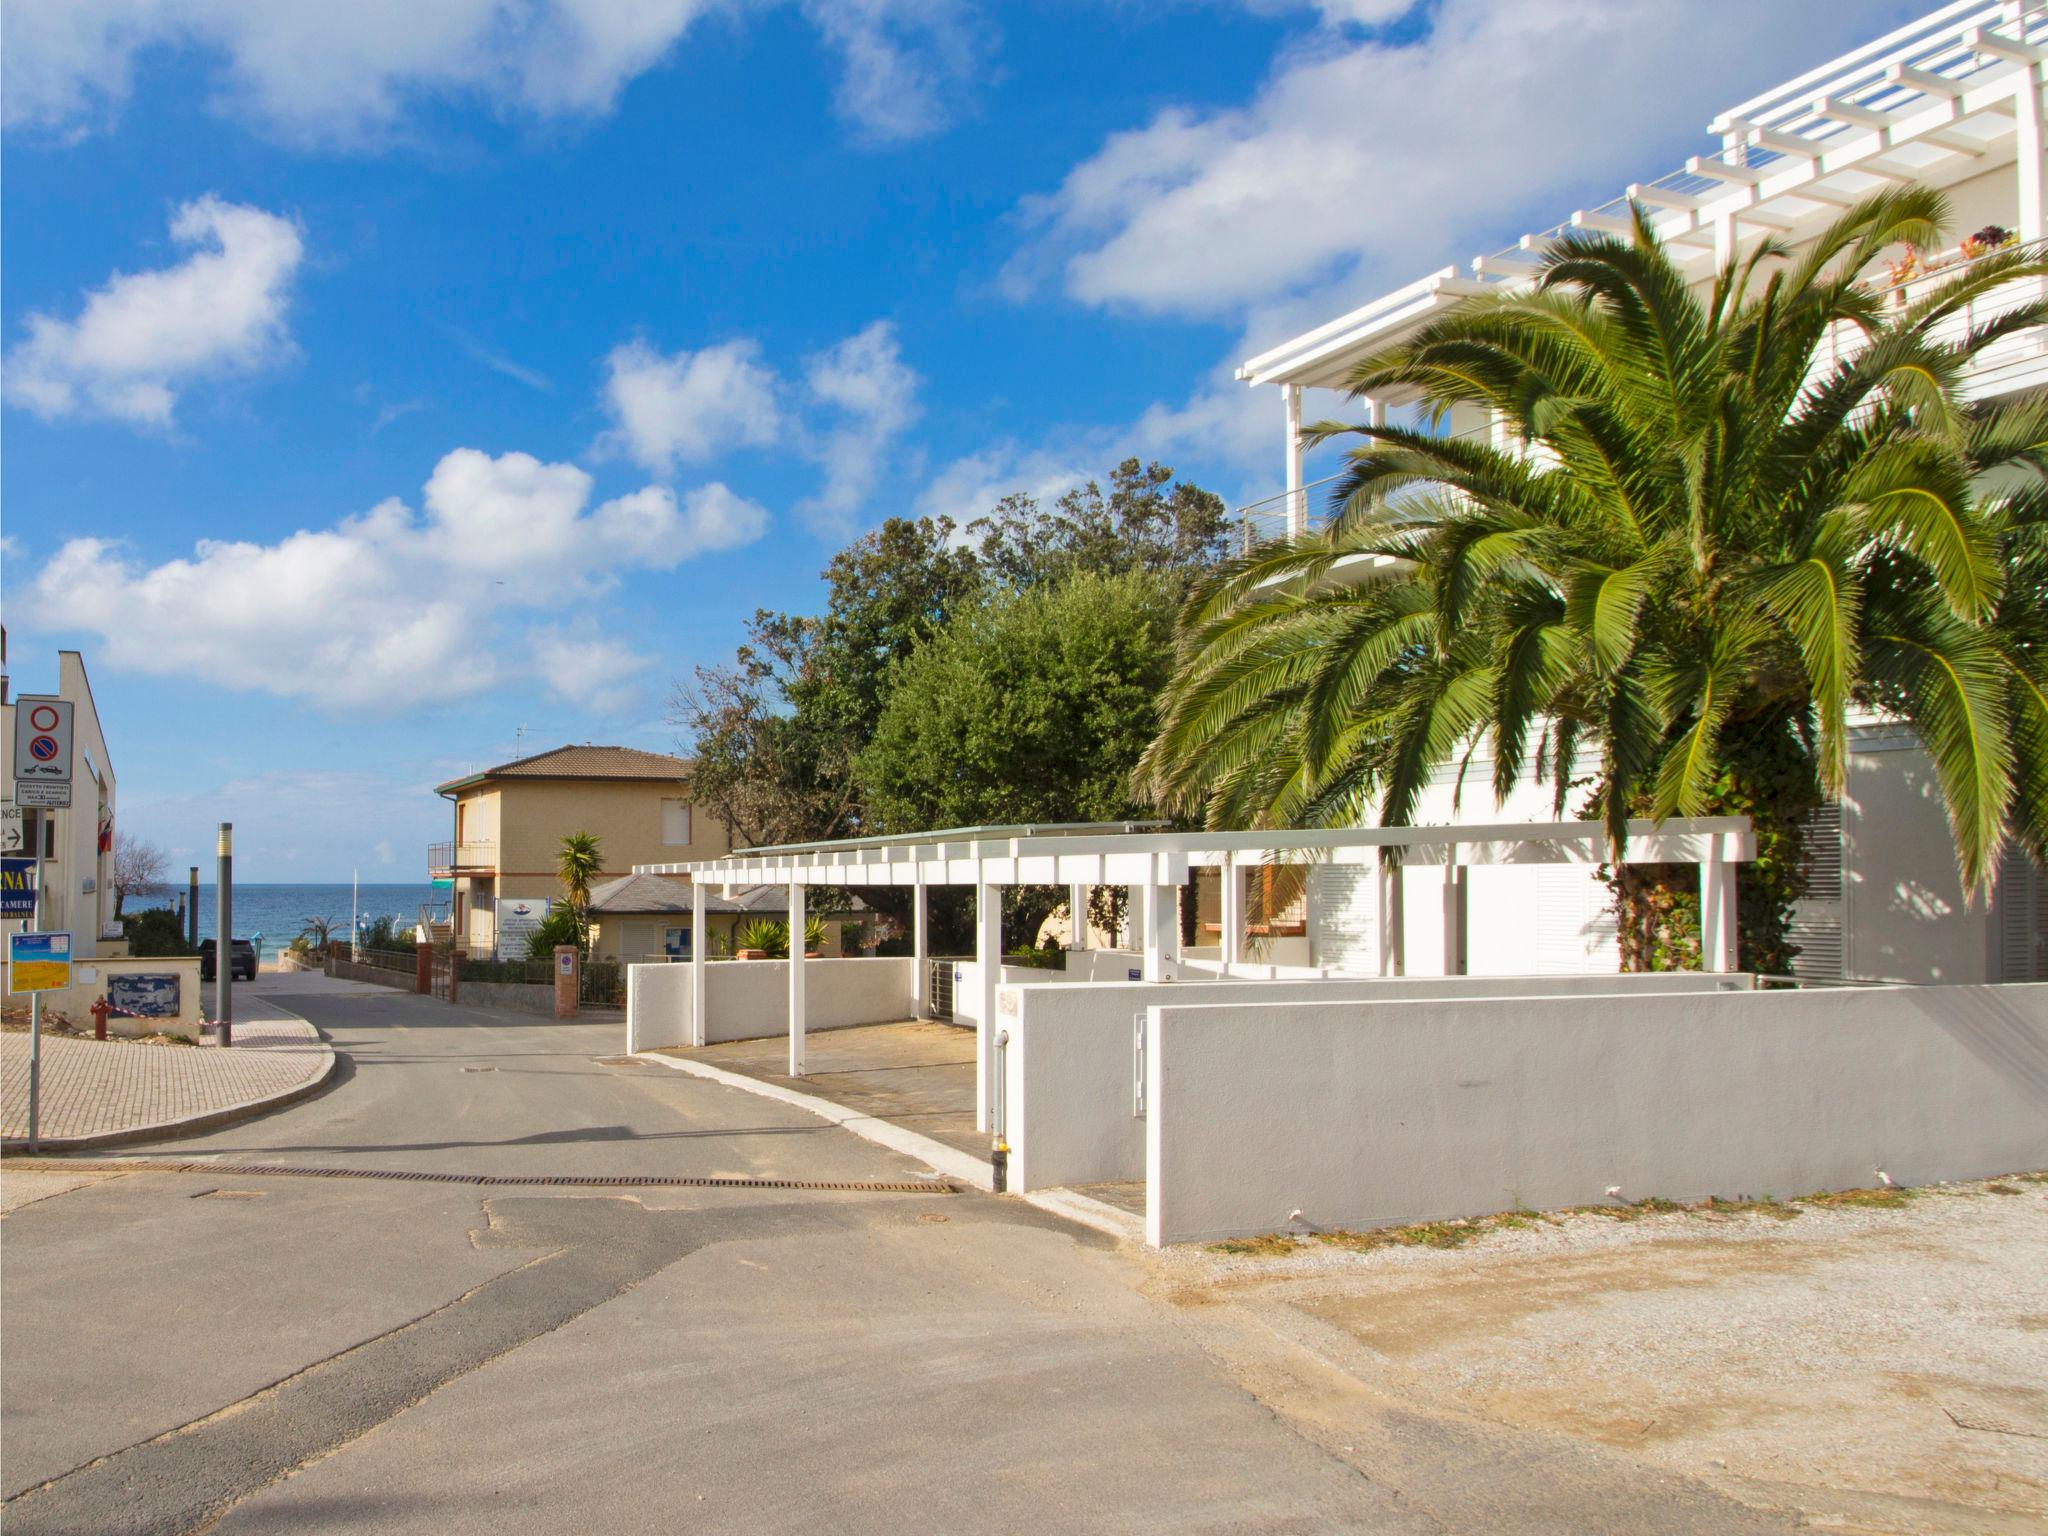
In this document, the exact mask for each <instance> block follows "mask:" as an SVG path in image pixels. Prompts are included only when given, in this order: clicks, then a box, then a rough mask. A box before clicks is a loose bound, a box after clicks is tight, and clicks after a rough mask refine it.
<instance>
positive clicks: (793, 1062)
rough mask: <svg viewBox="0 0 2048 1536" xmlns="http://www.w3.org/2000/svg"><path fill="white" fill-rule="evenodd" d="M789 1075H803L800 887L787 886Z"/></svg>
mask: <svg viewBox="0 0 2048 1536" xmlns="http://www.w3.org/2000/svg"><path fill="white" fill-rule="evenodd" d="M789 1075H790V1076H791V1077H802V1076H803V1075H804V888H803V887H802V886H800V885H798V884H796V882H794V881H791V882H790V887H789Z"/></svg>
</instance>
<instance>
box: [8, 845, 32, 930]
mask: <svg viewBox="0 0 2048 1536" xmlns="http://www.w3.org/2000/svg"><path fill="white" fill-rule="evenodd" d="M35 915H36V861H35V860H34V859H0V917H34V916H35Z"/></svg>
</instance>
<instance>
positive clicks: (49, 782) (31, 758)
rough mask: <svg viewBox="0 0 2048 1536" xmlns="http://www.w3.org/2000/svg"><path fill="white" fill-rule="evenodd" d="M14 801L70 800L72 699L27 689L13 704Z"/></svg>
mask: <svg viewBox="0 0 2048 1536" xmlns="http://www.w3.org/2000/svg"><path fill="white" fill-rule="evenodd" d="M14 803H15V804H16V805H17V806H24V805H34V806H41V807H43V808H44V809H46V810H59V811H61V810H65V809H68V808H69V806H70V804H71V701H70V700H69V699H53V698H49V697H47V696H44V695H41V694H33V693H25V694H23V695H22V696H21V697H20V698H19V699H17V700H15V706H14Z"/></svg>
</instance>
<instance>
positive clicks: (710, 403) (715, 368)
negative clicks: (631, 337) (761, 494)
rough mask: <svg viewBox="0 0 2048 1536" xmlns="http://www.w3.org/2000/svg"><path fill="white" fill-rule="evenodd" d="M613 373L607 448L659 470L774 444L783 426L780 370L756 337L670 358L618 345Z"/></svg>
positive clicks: (610, 359)
mask: <svg viewBox="0 0 2048 1536" xmlns="http://www.w3.org/2000/svg"><path fill="white" fill-rule="evenodd" d="M605 371H606V378H605V385H604V404H605V409H606V411H607V412H608V413H609V414H610V416H611V418H612V422H613V426H612V430H611V431H609V432H608V433H606V434H605V436H604V438H603V439H602V442H601V444H600V446H601V447H602V448H603V449H604V450H605V451H607V452H616V453H623V454H625V455H626V456H627V457H629V458H631V459H632V460H633V461H634V462H635V463H636V464H639V465H640V466H641V467H642V468H644V469H648V470H652V471H653V472H654V473H656V474H667V473H670V472H672V471H673V470H674V469H675V467H676V465H677V464H678V463H684V464H701V463H703V462H705V461H706V460H708V459H712V458H715V457H717V456H718V455H719V454H721V453H724V452H726V451H727V450H729V449H732V448H737V447H745V446H758V445H761V444H764V443H770V442H773V441H774V440H775V436H776V433H777V432H778V431H780V430H781V416H780V411H779V408H778V407H777V404H776V398H775V396H776V379H775V374H774V371H773V370H772V369H770V368H768V367H767V366H766V365H764V364H763V363H762V362H761V348H760V346H759V344H758V343H756V342H753V341H749V340H745V339H741V340H738V341H729V342H725V343H723V344H721V345H719V346H715V347H704V348H702V349H700V350H699V351H696V352H690V351H681V352H676V353H674V354H672V355H670V356H667V357H664V356H663V355H662V354H660V353H659V352H656V351H655V350H654V349H653V348H652V347H650V346H648V345H647V344H646V343H645V342H644V341H629V342H626V343H625V344H624V345H622V346H617V347H614V348H612V350H611V353H610V355H609V356H607V357H606V358H605Z"/></svg>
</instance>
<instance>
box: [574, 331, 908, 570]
mask: <svg viewBox="0 0 2048 1536" xmlns="http://www.w3.org/2000/svg"><path fill="white" fill-rule="evenodd" d="M922 383H923V380H921V379H920V378H919V377H918V375H917V372H916V370H915V369H913V368H912V367H911V366H910V365H909V364H908V363H906V362H904V360H903V348H902V344H901V343H900V342H899V341H898V339H897V336H896V327H895V325H894V324H892V323H891V322H890V321H887V320H877V321H874V322H873V323H872V324H870V325H867V326H865V327H864V328H862V329H861V330H859V331H856V332H855V333H854V334H853V335H851V336H848V337H847V338H846V339H845V340H843V341H840V342H837V343H835V344H834V345H832V346H830V347H827V348H825V349H823V350H822V351H819V352H814V353H812V354H811V355H810V356H809V357H807V358H805V359H804V364H803V375H802V378H801V380H800V381H792V380H790V379H788V378H785V377H783V376H782V375H781V374H780V373H778V372H777V371H776V370H775V368H774V367H773V366H772V365H770V364H769V363H767V362H766V361H764V360H763V358H762V355H761V346H760V343H759V342H757V341H754V340H752V339H751V338H748V337H740V338H738V339H736V340H733V341H727V342H722V343H720V344H719V345H717V346H711V347H703V348H700V349H698V350H697V351H694V352H693V351H690V350H687V349H685V350H683V351H679V352H674V353H669V354H663V353H661V352H657V351H656V350H655V349H654V348H652V347H650V346H649V345H648V344H647V343H646V342H644V341H638V340H635V341H629V342H626V343H624V344H622V345H620V346H617V347H614V348H613V349H612V350H611V352H610V354H609V355H608V356H607V357H606V358H605V383H604V391H603V400H604V408H605V413H606V414H607V415H608V416H609V417H610V418H611V421H612V425H611V427H610V429H609V430H607V431H606V432H605V433H604V434H603V436H601V437H600V438H599V439H598V441H597V444H596V451H598V452H599V453H603V454H611V455H620V456H623V457H626V458H630V459H632V460H633V462H635V463H636V464H639V465H640V466H641V467H643V468H645V469H648V470H650V471H652V472H654V473H655V474H659V475H669V474H673V473H674V472H675V470H676V468H677V466H678V465H681V464H702V463H707V462H709V461H710V460H713V459H716V458H718V457H720V456H721V455H723V454H726V453H730V452H732V451H733V450H735V449H739V448H750V447H761V446H764V445H766V444H769V443H773V442H777V441H781V440H784V439H787V440H788V441H789V442H791V443H792V444H793V446H794V447H795V448H796V450H797V451H798V452H799V453H800V454H802V456H803V457H804V458H806V459H808V460H810V461H811V462H812V463H814V464H816V465H817V466H818V468H819V470H820V483H819V486H818V489H817V490H816V491H815V492H814V493H813V494H811V495H810V496H808V497H806V498H805V499H804V500H803V501H801V502H800V503H798V505H797V512H798V513H799V514H800V515H801V516H802V517H803V518H804V519H805V521H807V522H809V523H810V524H811V525H812V527H814V528H816V529H818V530H819V531H820V532H824V533H828V534H839V533H843V532H845V531H846V529H847V528H848V527H850V526H851V524H852V522H853V520H854V518H855V517H856V515H857V514H858V513H859V512H860V511H861V509H862V508H863V507H864V506H866V504H867V502H868V500H869V498H870V497H871V496H872V495H873V494H874V492H875V490H876V488H877V487H878V486H879V485H880V483H881V481H882V478H883V476H884V474H885V473H886V472H887V471H888V470H889V469H890V467H891V465H892V463H893V462H895V461H896V456H897V455H898V454H899V453H900V444H901V440H902V437H903V434H904V433H905V432H907V431H908V430H909V428H910V426H911V424H912V423H913V422H915V421H916V420H917V418H918V415H919V412H920V407H919V405H918V400H917V394H918V390H919V388H920V387H921V385H922ZM921 468H922V464H921V461H918V460H917V459H916V457H915V456H914V455H913V456H911V462H910V465H909V466H907V467H904V469H903V474H902V478H914V475H915V473H916V471H917V470H919V469H921ZM710 491H718V492H722V493H724V494H725V495H727V496H730V493H729V492H725V488H724V487H723V486H720V485H713V486H707V487H705V489H704V491H700V492H698V493H696V495H697V496H698V497H699V498H702V497H704V496H705V495H706V493H708V492H710ZM732 502H733V503H734V505H732V506H725V505H722V504H717V503H714V502H713V501H710V500H700V501H698V503H697V504H696V505H694V506H686V508H685V512H686V514H687V515H689V516H693V517H697V518H700V519H703V520H704V522H703V526H704V527H705V529H706V530H707V533H710V532H713V531H715V527H716V526H717V525H718V524H719V522H720V520H721V519H722V518H729V517H730V516H733V515H739V516H741V517H742V521H741V524H740V526H743V527H751V526H753V524H752V522H751V519H752V518H754V517H756V516H765V515H766V514H764V513H761V512H760V509H759V508H757V507H751V505H750V504H748V503H745V502H740V501H739V500H738V498H737V497H733V498H732ZM711 547H719V546H716V545H713V546H711Z"/></svg>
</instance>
